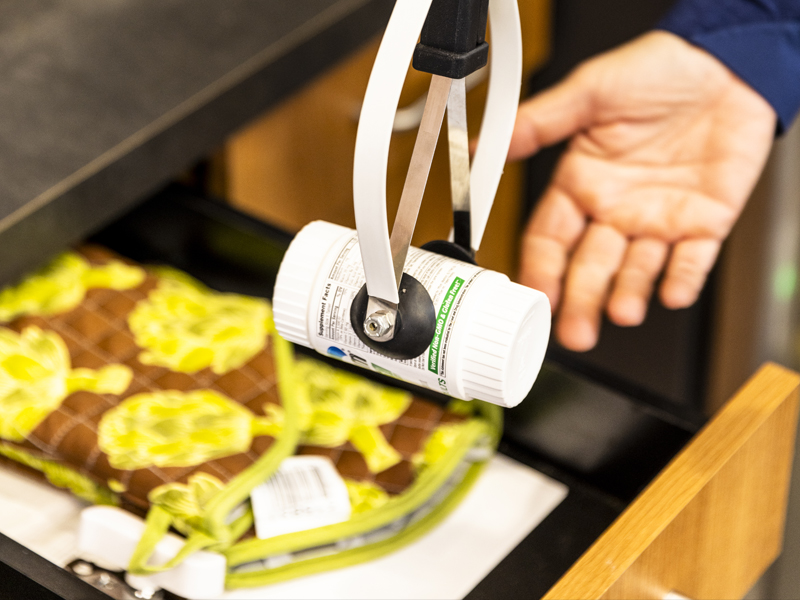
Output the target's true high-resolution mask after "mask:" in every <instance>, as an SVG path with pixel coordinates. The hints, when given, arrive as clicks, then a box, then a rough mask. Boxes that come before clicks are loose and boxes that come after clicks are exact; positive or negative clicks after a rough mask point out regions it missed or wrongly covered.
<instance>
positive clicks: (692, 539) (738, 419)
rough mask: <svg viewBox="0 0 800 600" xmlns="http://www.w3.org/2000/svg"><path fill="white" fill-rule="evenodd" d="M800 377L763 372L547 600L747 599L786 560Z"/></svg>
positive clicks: (770, 367)
mask: <svg viewBox="0 0 800 600" xmlns="http://www.w3.org/2000/svg"><path fill="white" fill-rule="evenodd" d="M798 384H800V377H798V375H797V374H796V373H794V372H791V371H788V370H786V369H784V368H782V367H780V366H777V365H774V364H767V365H764V366H763V367H762V368H761V369H760V370H759V371H758V372H757V373H756V374H755V375H754V376H753V377H752V378H751V379H750V381H748V382H747V383H746V384H745V385H744V387H743V388H742V389H741V390H740V391H739V392H738V393H737V394H736V395H735V396H734V397H733V398H731V399H730V400H729V401H728V403H727V404H726V405H725V407H724V408H723V409H722V410H721V411H720V412H719V413H718V414H717V415H716V416H715V417H714V418H713V419H712V420H711V422H710V423H708V425H707V426H706V427H705V428H704V429H702V430H701V431H700V432H699V433H698V434H697V435H696V436H695V437H694V438H693V439H692V441H691V442H690V443H689V444H688V445H687V446H686V447H685V448H684V449H683V450H682V451H681V452H680V454H678V456H676V457H675V459H674V460H673V461H672V462H671V463H670V464H669V466H667V468H666V469H664V470H663V471H662V472H661V473H660V474H659V475H658V477H656V478H655V479H654V480H653V482H652V483H651V484H650V485H649V486H648V487H647V489H645V491H644V492H642V494H641V495H640V496H639V497H638V498H637V499H636V500H635V501H634V502H633V503H632V504H631V505H630V506H629V507H628V508H627V509H626V510H625V512H624V513H623V514H622V515H621V516H620V517H619V518H618V519H617V520H616V521H615V522H614V524H613V525H611V527H609V528H608V529H607V530H606V531H605V532H604V533H603V534H602V535H601V536H600V537H599V538H598V540H597V541H596V542H595V543H594V544H593V545H592V546H591V548H589V550H587V551H586V553H585V554H584V555H583V556H582V557H581V558H580V559H579V560H578V561H577V562H576V563H575V564H574V565H573V566H572V567H571V568H570V570H569V571H568V572H567V573H566V574H565V575H564V576H563V577H562V578H561V579H560V580H559V581H558V583H556V585H555V586H553V587H552V588H551V589H550V590H549V591H548V592H547V594H546V596H545V598H570V599H577V598H664V597H665V595H666V594H668V593H670V592H677V593H679V594H681V595H684V596H687V597H689V598H741V597H742V596H744V594H746V593H747V591H748V590H749V589H750V588H751V587H752V586H753V584H754V583H755V582H756V580H757V579H758V578H759V577H760V576H761V575H762V573H763V572H764V571H765V570H766V568H767V567H768V566H769V565H770V564H771V563H772V561H773V560H775V558H776V557H777V556H778V554H780V551H781V544H782V539H783V527H784V519H785V515H786V501H787V496H788V492H789V476H790V472H791V465H792V458H793V455H794V437H795V429H796V425H797V402H798Z"/></svg>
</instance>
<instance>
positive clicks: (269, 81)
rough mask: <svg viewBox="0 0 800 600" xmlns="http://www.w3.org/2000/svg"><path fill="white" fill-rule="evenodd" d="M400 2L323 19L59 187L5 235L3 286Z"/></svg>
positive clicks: (357, 43)
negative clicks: (261, 61)
mask: <svg viewBox="0 0 800 600" xmlns="http://www.w3.org/2000/svg"><path fill="white" fill-rule="evenodd" d="M393 4H394V3H393V2H388V1H386V0H368V1H367V2H365V3H362V4H358V5H356V6H355V7H354V8H353V9H352V10H351V11H349V12H346V13H345V14H332V15H330V19H331V21H329V22H320V23H316V24H315V25H316V30H314V31H308V32H305V33H306V34H307V35H306V37H304V38H301V39H298V40H296V42H294V43H293V45H291V46H290V47H289V48H287V50H286V51H285V52H283V53H279V55H278V56H265V58H264V61H265V62H264V64H262V65H259V66H257V67H256V68H255V69H254V70H253V71H252V72H251V73H250V74H246V75H245V76H244V77H243V78H242V79H241V80H239V81H234V82H233V84H232V85H230V84H228V83H227V82H226V81H225V79H224V78H223V79H221V80H219V81H218V84H219V85H218V86H217V88H218V89H217V90H215V91H214V93H211V94H209V95H208V97H207V98H204V99H203V100H200V101H198V103H197V105H196V106H191V107H189V108H188V109H187V110H186V111H185V112H184V114H180V115H178V116H177V117H176V118H175V120H174V121H173V122H171V123H168V124H167V125H166V127H164V128H162V129H160V130H158V131H154V132H152V133H150V132H149V131H145V130H143V131H142V132H140V134H141V137H142V138H143V141H141V143H138V142H135V143H134V142H132V141H131V140H132V139H133V138H137V137H138V135H135V136H133V137H132V138H129V140H127V141H126V142H123V144H121V145H120V146H118V147H117V148H115V149H114V150H112V151H110V152H109V153H108V155H107V156H106V157H101V158H100V159H98V160H99V161H103V160H106V161H107V164H105V165H103V166H101V167H99V168H97V169H95V170H94V171H93V172H91V173H89V174H88V175H86V176H85V177H82V176H81V175H80V172H79V173H76V174H75V175H73V177H72V178H68V179H67V180H65V181H62V182H61V183H60V184H58V185H57V186H55V187H54V188H53V189H51V190H50V191H49V192H48V193H49V194H52V199H49V201H41V199H38V200H39V201H41V206H38V207H36V208H35V209H34V210H32V211H31V212H30V214H28V215H27V216H25V217H23V218H22V219H21V220H19V221H18V222H17V223H15V224H12V225H10V226H9V227H8V228H7V229H5V230H4V231H2V232H0V247H2V248H3V256H4V259H3V260H2V261H0V285H4V284H7V283H10V282H12V281H14V280H16V279H17V278H19V277H21V276H22V275H23V274H24V273H26V272H28V271H30V270H31V269H32V268H34V267H36V266H38V265H40V264H42V263H43V262H44V261H46V260H47V259H48V258H50V257H51V256H53V255H54V254H55V253H57V252H59V251H61V250H62V249H63V248H64V247H65V246H68V245H71V244H74V243H76V242H78V241H79V240H81V239H83V238H85V237H86V236H87V235H89V234H91V233H93V232H94V231H97V230H98V229H99V228H101V227H102V226H103V225H104V224H106V223H108V222H110V221H111V220H112V219H114V218H115V217H117V216H119V215H121V214H123V213H124V212H125V211H126V210H128V209H129V208H131V207H132V206H134V205H135V204H136V203H137V202H139V201H141V200H142V199H144V198H146V197H148V196H149V195H151V194H152V193H154V192H155V191H157V190H158V189H159V188H161V187H163V186H164V185H165V184H166V183H167V182H169V181H170V180H172V179H174V177H175V176H176V174H178V173H180V172H182V171H183V170H185V169H187V168H188V167H190V166H191V165H193V164H194V163H196V162H197V161H198V160H200V159H202V158H204V157H206V156H208V155H209V154H210V153H211V152H213V151H214V150H215V149H217V148H218V147H219V146H220V145H221V144H222V143H223V142H224V141H225V139H226V138H227V137H228V136H229V135H231V133H233V132H234V131H235V130H237V129H238V128H240V127H242V126H243V125H245V124H246V123H247V122H249V121H251V120H252V119H253V118H255V117H257V116H258V115H259V114H261V113H262V112H263V111H265V110H267V109H268V108H270V107H272V106H274V105H276V104H277V103H278V102H280V101H281V100H283V99H285V98H286V97H288V96H289V95H291V94H292V93H293V92H295V91H297V90H298V89H300V88H301V87H302V86H303V85H304V84H306V83H308V82H309V81H311V80H312V79H313V78H314V77H315V76H317V75H318V74H320V73H322V72H323V71H325V70H326V69H327V68H329V67H331V66H333V65H334V64H336V63H337V62H338V61H340V60H341V59H343V58H344V57H346V56H347V55H348V54H350V53H351V52H353V51H354V50H356V49H358V48H359V47H361V46H362V45H363V44H364V42H366V41H368V40H369V39H370V38H372V37H373V36H374V35H376V34H378V33H379V32H380V31H381V30H382V29H383V28H384V27H385V25H386V23H387V22H388V19H389V15H390V13H391V10H392V8H393ZM301 29H302V28H301ZM292 36H295V37H299V38H300V37H301V36H299V35H298V32H297V31H295V32H292V33H291V34H288V35H287V38H292ZM265 54H269V53H265ZM213 88H214V86H211V89H212V90H213ZM122 147H124V148H122ZM120 148H122V150H121V151H120ZM115 153H116V154H118V156H111V155H113V154H115ZM90 168H91V165H89V166H87V167H86V169H87V170H89V169H90ZM73 180H74V181H73ZM34 202H35V201H34Z"/></svg>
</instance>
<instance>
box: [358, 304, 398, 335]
mask: <svg viewBox="0 0 800 600" xmlns="http://www.w3.org/2000/svg"><path fill="white" fill-rule="evenodd" d="M392 317H393V315H392V314H391V313H390V312H389V311H387V310H378V311H375V312H374V313H372V314H371V315H369V316H368V317H367V318H366V320H365V321H364V332H365V333H366V334H367V335H368V336H369V337H371V338H373V339H379V338H382V337H383V336H385V335H386V334H388V333H389V332H390V331H392V329H393V328H394V319H393V318H392Z"/></svg>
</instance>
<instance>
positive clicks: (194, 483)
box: [0, 246, 501, 587]
mask: <svg viewBox="0 0 800 600" xmlns="http://www.w3.org/2000/svg"><path fill="white" fill-rule="evenodd" d="M500 419H501V413H500V410H499V408H498V407H495V406H493V405H488V404H484V403H480V402H471V403H467V402H462V401H452V402H451V404H450V405H449V406H448V407H447V408H446V409H443V408H441V407H440V406H439V405H437V404H435V403H432V402H429V401H426V400H423V399H421V398H418V397H415V396H413V395H412V394H409V393H407V392H405V391H401V390H397V389H393V388H390V387H386V386H382V385H378V384H376V383H373V382H371V381H369V380H367V379H365V378H363V377H359V376H356V375H352V374H350V373H347V372H344V371H341V370H339V369H335V368H333V367H330V366H328V365H327V364H324V363H322V362H320V361H316V360H312V359H309V358H303V357H299V356H295V354H294V352H293V350H292V348H291V345H290V344H289V343H288V342H286V341H284V340H283V339H282V338H281V337H280V336H279V335H278V334H277V332H276V331H275V328H274V325H273V323H272V316H271V310H270V305H269V303H268V302H267V301H265V300H263V299H259V298H251V297H246V296H241V295H237V294H226V293H219V292H215V291H212V290H210V289H208V288H206V287H205V286H203V285H202V284H201V283H199V282H198V281H196V280H194V279H192V278H191V277H189V276H188V275H186V274H184V273H182V272H180V271H177V270H174V269H169V268H163V267H162V268H143V267H141V266H139V265H136V264H133V263H131V262H130V261H127V260H125V259H122V258H120V257H117V256H115V255H113V254H112V253H111V252H109V251H107V250H105V249H102V248H98V247H89V246H87V247H82V248H80V249H79V250H78V251H76V252H68V253H65V254H62V255H61V256H59V257H57V258H56V259H55V260H54V261H52V262H51V264H49V265H48V266H47V267H45V268H44V269H42V270H41V271H39V272H37V273H35V274H33V275H31V276H29V277H27V278H26V279H24V280H23V281H22V282H20V283H19V284H17V285H15V286H12V287H8V288H6V289H4V290H2V291H0V455H2V456H3V457H5V458H6V459H8V460H11V461H14V462H16V463H18V464H21V465H24V467H26V468H28V469H33V470H35V471H37V472H39V473H40V474H42V475H44V477H46V478H47V479H48V480H49V481H50V482H51V483H53V484H54V485H57V486H59V487H63V488H66V489H68V490H70V491H71V492H72V493H74V494H76V495H77V496H79V497H81V498H83V499H86V500H88V501H90V502H94V503H101V504H115V505H119V506H122V507H123V508H126V509H128V510H130V511H132V512H134V513H137V514H139V515H143V516H145V522H146V527H145V533H144V534H143V536H142V539H141V540H140V543H139V545H138V547H137V549H136V551H135V553H134V556H133V557H132V559H131V563H130V565H129V571H130V572H131V573H134V574H148V573H153V572H156V571H159V570H163V569H167V568H171V567H173V566H175V565H177V564H179V563H180V561H181V560H183V558H185V557H186V556H188V555H189V554H190V553H191V552H194V551H196V550H198V549H203V548H204V549H208V550H211V551H216V552H221V553H223V554H224V555H225V556H226V559H227V564H228V569H229V571H228V576H227V580H226V583H227V585H228V586H229V587H241V586H258V585H265V584H268V583H272V582H276V581H281V580H284V579H288V578H291V577H296V576H299V575H304V574H309V573H313V572H318V571H321V570H326V569H331V568H337V567H341V566H345V565H349V564H354V563H357V562H361V561H364V560H368V559H371V558H374V557H376V556H380V555H382V554H385V553H387V552H390V551H392V550H393V549H395V548H397V547H399V546H400V545H402V544H404V543H407V542H409V541H411V540H413V539H415V538H416V537H417V536H419V535H421V534H422V533H424V532H425V531H426V530H428V529H429V528H430V527H432V526H433V525H435V524H436V523H437V522H438V521H439V520H440V519H441V518H442V517H443V516H444V515H446V514H447V512H448V511H449V510H451V509H452V508H453V507H454V506H455V505H456V504H457V502H458V500H459V499H460V498H461V497H462V496H463V495H464V494H465V493H466V491H467V490H468V488H469V486H470V485H471V484H472V483H473V482H474V481H475V479H476V477H477V476H478V474H479V471H480V468H481V466H482V465H483V463H485V461H486V460H487V459H488V458H489V457H490V456H491V454H492V452H493V450H494V448H495V446H496V443H497V439H498V435H499V431H500ZM293 455H294V456H308V455H311V456H320V457H325V459H324V460H329V461H330V462H331V463H332V465H333V466H334V467H335V475H334V476H335V477H337V478H340V479H341V481H342V482H343V483H344V487H345V489H346V492H347V497H346V499H345V501H346V502H349V505H350V506H349V513H350V516H349V518H346V520H344V521H341V522H338V523H334V524H329V525H323V526H315V527H312V528H310V529H306V530H303V531H294V532H288V533H281V532H280V528H278V529H277V530H275V531H277V533H275V534H273V535H269V536H262V537H264V539H262V538H259V537H258V536H257V535H256V529H255V528H254V527H253V524H254V511H253V508H252V505H251V502H250V494H251V491H253V489H254V488H255V487H256V486H259V485H261V484H263V483H264V482H266V481H269V482H272V483H274V482H276V481H277V479H281V478H282V479H287V478H290V477H289V476H285V475H282V473H283V470H282V468H281V465H282V463H284V461H286V459H287V458H289V457H291V456H293ZM293 460H295V461H296V459H293ZM289 462H291V461H287V462H286V463H284V468H285V467H287V466H288V464H289ZM294 476H295V477H297V475H296V474H295V475H294ZM302 476H303V477H306V476H309V475H308V473H306V474H305V475H302ZM315 485H316V484H315ZM284 492H286V491H284ZM284 492H282V493H284ZM286 493H292V490H291V489H289V490H288V492H286ZM273 525H275V524H274V523H271V522H270V523H267V525H266V526H267V528H268V529H269V528H270V527H272V526H273ZM170 529H174V530H177V531H179V532H180V533H182V534H183V535H184V536H185V537H186V542H185V544H184V546H183V548H182V549H181V550H180V552H178V554H177V555H176V556H175V557H173V558H172V559H171V560H170V561H168V562H167V563H166V564H163V565H153V564H150V562H149V558H150V556H151V554H152V552H153V550H154V549H155V546H156V544H157V543H158V542H159V540H160V539H161V538H162V537H163V536H164V535H165V534H166V533H167V532H168V531H169V530H170Z"/></svg>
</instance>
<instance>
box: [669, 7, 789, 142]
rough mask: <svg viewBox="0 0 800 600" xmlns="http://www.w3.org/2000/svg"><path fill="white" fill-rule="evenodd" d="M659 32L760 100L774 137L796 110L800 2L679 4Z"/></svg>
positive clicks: (786, 124)
mask: <svg viewBox="0 0 800 600" xmlns="http://www.w3.org/2000/svg"><path fill="white" fill-rule="evenodd" d="M658 28H659V29H664V30H666V31H669V32H672V33H674V34H676V35H679V36H681V37H682V38H684V39H686V40H687V41H689V42H691V43H692V44H694V45H696V46H699V47H700V48H703V49H704V50H706V51H708V52H710V53H711V54H713V55H714V56H716V57H717V58H718V59H719V60H720V61H721V62H722V63H723V64H725V65H726V66H727V67H728V68H729V69H730V70H731V71H733V72H734V73H736V74H737V75H738V76H739V77H740V78H741V79H743V80H744V81H745V82H747V83H748V84H749V85H750V86H751V87H752V88H753V89H754V90H756V91H757V92H758V93H759V94H761V95H762V96H763V97H764V98H765V99H766V100H767V102H769V103H770V104H771V105H772V107H773V108H774V109H775V112H776V113H777V115H778V132H779V133H780V132H782V131H784V130H785V129H787V128H788V127H789V125H791V123H792V121H793V120H794V118H795V116H796V115H797V112H798V109H800V0H679V2H678V3H677V4H676V5H675V6H674V8H673V9H672V10H671V11H670V13H669V14H668V15H667V16H666V17H665V18H664V19H663V20H662V21H661V22H660V23H659V25H658Z"/></svg>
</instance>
